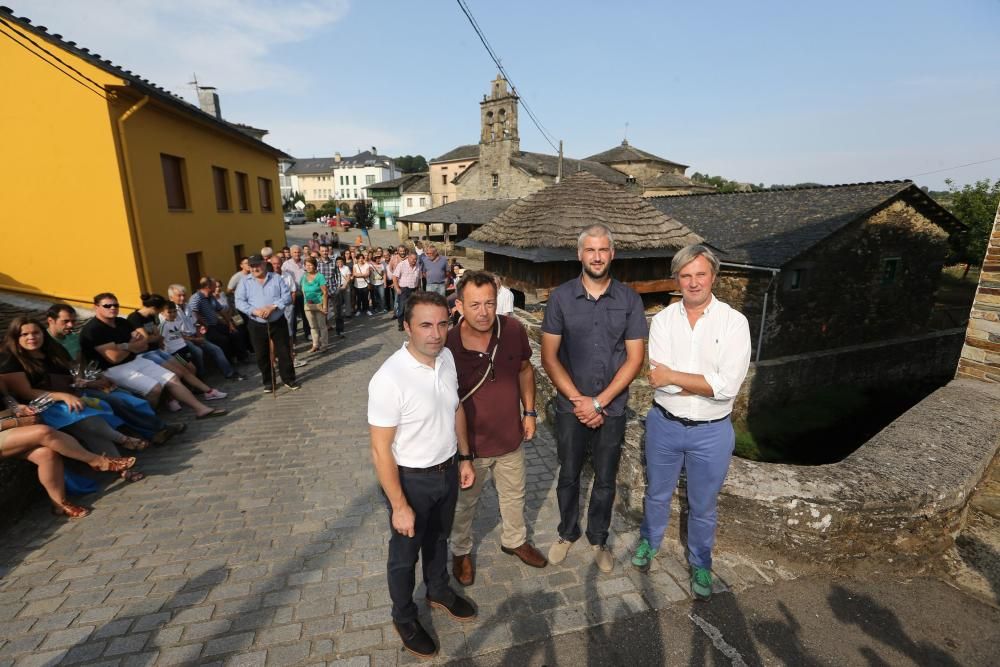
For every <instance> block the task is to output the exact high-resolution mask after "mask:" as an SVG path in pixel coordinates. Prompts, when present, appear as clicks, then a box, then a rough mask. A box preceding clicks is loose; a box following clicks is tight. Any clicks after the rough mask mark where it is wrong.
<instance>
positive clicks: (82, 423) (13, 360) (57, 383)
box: [0, 317, 149, 482]
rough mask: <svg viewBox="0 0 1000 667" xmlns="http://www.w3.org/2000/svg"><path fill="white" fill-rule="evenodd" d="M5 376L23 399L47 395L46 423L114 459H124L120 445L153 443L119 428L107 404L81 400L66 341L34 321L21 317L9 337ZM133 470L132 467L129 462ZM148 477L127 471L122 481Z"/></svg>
mask: <svg viewBox="0 0 1000 667" xmlns="http://www.w3.org/2000/svg"><path fill="white" fill-rule="evenodd" d="M2 349H3V352H4V356H3V358H2V359H0V379H2V380H3V383H4V385H5V386H6V388H7V389H8V391H9V392H10V393H11V395H13V396H15V397H17V398H18V399H20V400H22V401H24V402H29V401H32V400H34V399H36V398H39V397H40V396H43V395H45V394H48V395H49V396H50V397H51V398H52V400H53V401H56V403H55V404H53V405H51V406H50V407H49V408H48V409H46V410H45V411H44V412H42V413H41V415H40V416H41V421H42V422H43V423H45V424H46V425H47V426H51V427H52V428H55V429H59V430H63V431H66V432H67V433H69V434H70V435H72V436H74V437H76V438H77V439H79V440H82V441H83V442H84V443H86V445H87V446H88V448H89V449H91V450H92V451H95V452H97V453H98V454H102V455H104V456H107V457H110V458H121V455H120V454H119V452H118V446H119V445H120V446H122V447H124V448H125V449H131V450H143V449H146V448H147V447H148V446H149V442H148V441H146V440H143V439H141V438H132V437H129V436H127V435H125V434H124V433H121V432H119V431H116V430H115V427H117V426H119V425H121V424H122V420H121V419H120V418H119V417H116V416H115V414H114V413H113V412H112V411H111V408H110V407H109V406H108V404H107V403H104V402H103V401H99V400H97V399H93V398H86V397H84V398H81V397H80V396H79V395H78V391H77V389H76V388H75V387H74V382H73V376H72V374H71V373H70V368H72V366H73V361H72V360H71V359H70V358H69V353H67V352H66V350H65V348H63V346H62V345H60V344H59V343H57V342H56V341H55V340H53V339H52V337H51V336H49V334H48V332H46V331H45V329H43V328H42V325H41V324H40V323H39V322H36V321H35V320H32V319H29V318H26V317H18V318H15V319H14V321H13V322H11V324H10V327H9V328H8V329H7V335H6V336H5V337H4V340H3V344H2ZM129 467H130V468H131V466H129ZM144 476H145V475H143V473H141V472H139V471H137V470H122V471H121V477H122V479H124V480H126V481H129V482H137V481H139V480H140V479H142V478H143V477H144Z"/></svg>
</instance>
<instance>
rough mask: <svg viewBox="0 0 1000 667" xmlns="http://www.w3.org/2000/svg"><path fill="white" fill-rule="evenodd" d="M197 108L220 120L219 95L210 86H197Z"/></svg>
mask: <svg viewBox="0 0 1000 667" xmlns="http://www.w3.org/2000/svg"><path fill="white" fill-rule="evenodd" d="M198 106H199V107H201V110H202V111H204V112H205V113H207V114H209V115H212V116H215V117H216V118H218V119H219V120H222V107H220V106H219V94H218V93H217V92H215V88H213V87H212V86H198Z"/></svg>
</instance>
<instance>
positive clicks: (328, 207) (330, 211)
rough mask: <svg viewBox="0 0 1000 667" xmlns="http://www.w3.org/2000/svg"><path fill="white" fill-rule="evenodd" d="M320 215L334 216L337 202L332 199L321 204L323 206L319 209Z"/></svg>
mask: <svg viewBox="0 0 1000 667" xmlns="http://www.w3.org/2000/svg"><path fill="white" fill-rule="evenodd" d="M319 214H320V215H336V214H337V202H336V200H334V199H332V198H331V199H327V200H326V201H325V202H323V205H322V206H320V207H319Z"/></svg>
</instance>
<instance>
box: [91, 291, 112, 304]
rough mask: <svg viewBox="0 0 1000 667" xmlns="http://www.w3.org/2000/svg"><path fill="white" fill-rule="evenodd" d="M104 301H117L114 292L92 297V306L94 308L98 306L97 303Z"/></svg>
mask: <svg viewBox="0 0 1000 667" xmlns="http://www.w3.org/2000/svg"><path fill="white" fill-rule="evenodd" d="M105 299H114V300H115V301H117V300H118V297H116V296H115V295H114V292H101V293H100V294H98V295H97V296H95V297H94V305H95V306H96V305H98V304H99V303H101V301H104V300H105Z"/></svg>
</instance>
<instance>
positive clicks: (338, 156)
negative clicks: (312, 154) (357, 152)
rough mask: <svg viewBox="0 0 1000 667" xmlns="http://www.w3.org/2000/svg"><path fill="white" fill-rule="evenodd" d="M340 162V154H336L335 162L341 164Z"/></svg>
mask: <svg viewBox="0 0 1000 667" xmlns="http://www.w3.org/2000/svg"><path fill="white" fill-rule="evenodd" d="M340 160H341V157H340V153H334V154H333V161H334V162H340Z"/></svg>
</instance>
